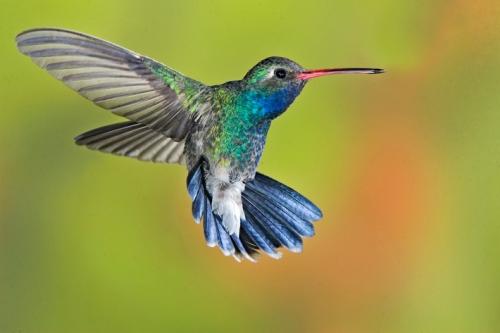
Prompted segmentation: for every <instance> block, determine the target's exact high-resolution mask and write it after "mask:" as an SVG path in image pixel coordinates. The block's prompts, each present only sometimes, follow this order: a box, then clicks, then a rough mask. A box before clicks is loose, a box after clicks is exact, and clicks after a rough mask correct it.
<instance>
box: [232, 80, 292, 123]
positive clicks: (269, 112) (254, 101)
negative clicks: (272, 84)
mask: <svg viewBox="0 0 500 333" xmlns="http://www.w3.org/2000/svg"><path fill="white" fill-rule="evenodd" d="M298 93H299V91H295V90H294V89H276V90H265V89H256V88H247V89H244V90H242V91H241V92H240V94H239V96H238V99H237V104H238V105H239V107H240V108H241V109H242V110H245V112H248V116H249V117H251V118H253V119H252V120H253V121H256V122H260V121H267V120H272V119H274V118H276V117H278V116H279V115H281V114H282V113H283V112H285V110H286V109H287V108H288V106H289V105H290V104H291V103H292V102H293V100H294V99H295V97H296V96H297V95H298Z"/></svg>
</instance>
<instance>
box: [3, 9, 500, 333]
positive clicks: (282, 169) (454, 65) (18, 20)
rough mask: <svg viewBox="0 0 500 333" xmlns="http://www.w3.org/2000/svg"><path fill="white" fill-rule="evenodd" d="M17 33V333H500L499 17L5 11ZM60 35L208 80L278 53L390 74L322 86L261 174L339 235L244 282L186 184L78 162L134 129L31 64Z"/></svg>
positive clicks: (12, 250)
mask: <svg viewBox="0 0 500 333" xmlns="http://www.w3.org/2000/svg"><path fill="white" fill-rule="evenodd" d="M0 22H1V23H0V50H1V59H2V65H1V69H0V78H1V80H0V110H1V118H0V151H1V154H0V155H1V156H0V333H10V332H23V333H25V332H26V333H31V332H37V333H59V332H64V333H67V332H71V333H80V332H81V333H88V332H124V333H128V332H271V331H273V332H343V333H351V332H352V333H356V332H384V333H386V332H410V333H411V332H415V333H417V332H418V333H420V332H439V333H444V332H450V333H451V332H467V333H475V332H477V333H482V332H499V331H500V130H499V128H500V91H499V88H500V3H499V2H498V0H482V1H468V0H456V1H452V0H449V1H446V0H442V1H431V0H425V1H398V0H381V1H369V2H366V1H365V2H362V3H360V2H356V1H342V2H340V1H331V0H325V1H296V2H292V1H272V2H271V1H254V2H243V1H242V2H235V1H230V0H226V1H129V0H120V1H118V0H116V1H98V0H87V1H62V0H58V1H56V0H45V1H11V0H2V2H1V6H0ZM45 26H55V27H64V28H70V29H74V30H79V31H82V32H86V33H90V34H93V35H96V36H99V37H101V38H104V39H107V40H110V41H113V42H115V43H118V44H121V45H123V46H125V47H127V48H130V49H133V50H135V51H137V52H139V53H143V54H146V55H148V56H150V57H153V58H155V59H158V60H160V61H162V62H164V63H166V64H168V65H169V66H171V67H173V68H175V69H177V70H179V71H181V72H183V73H185V74H187V75H189V76H192V77H194V78H197V79H199V80H201V81H203V82H206V83H209V84H215V83H220V82H224V81H228V80H233V79H237V78H241V77H242V76H243V75H244V73H245V72H246V71H247V69H249V68H250V67H251V66H252V65H253V64H254V63H256V62H257V61H258V60H260V59H262V58H264V57H267V56H270V55H282V56H287V57H289V58H292V59H294V60H296V61H297V62H299V63H300V64H302V65H303V66H305V67H311V68H312V67H325V66H374V67H382V68H385V69H386V70H387V73H386V74H384V75H382V76H380V75H379V76H344V77H330V78H324V79H318V80H316V81H314V82H311V83H310V84H309V85H308V87H307V88H306V89H305V90H304V92H303V93H302V95H301V96H300V97H299V98H298V99H297V101H296V102H295V103H294V104H293V106H292V107H291V108H290V109H289V111H288V112H287V113H286V114H285V115H284V116H283V117H281V118H280V119H278V120H277V121H276V122H275V123H274V124H273V128H272V130H271V131H270V135H269V139H268V144H267V148H266V151H265V154H264V157H263V160H262V163H261V166H260V170H261V171H262V172H264V173H266V174H269V175H270V176H272V177H274V178H276V179H279V180H280V181H282V182H284V183H286V184H289V185H291V186H292V187H294V188H296V189H297V190H299V191H300V192H302V193H304V194H305V195H306V196H307V197H309V198H311V199H312V200H313V201H315V202H316V203H317V204H319V205H320V206H321V207H322V208H323V212H324V219H323V220H322V221H321V222H319V223H318V224H317V229H316V230H317V235H316V236H315V237H314V238H313V239H307V240H306V241H305V250H304V252H303V253H302V254H300V255H297V254H292V253H286V254H285V256H284V257H283V258H282V259H281V260H279V261H275V260H272V259H269V258H266V257H262V259H261V260H260V262H259V263H258V264H256V265H254V264H251V263H248V262H245V263H241V264H238V263H236V262H235V261H234V260H232V259H230V258H226V257H224V256H222V255H221V253H220V252H219V251H218V250H215V249H210V248H208V247H207V246H206V245H205V243H204V240H203V233H202V229H201V227H200V226H198V225H195V224H194V223H193V221H192V219H191V216H190V201H189V198H188V195H187V193H186V190H185V177H186V171H185V170H184V169H183V168H182V167H179V166H168V165H158V164H148V163H140V162H137V161H135V160H132V159H126V158H121V157H115V156H110V155H105V154H100V153H96V152H91V151H89V150H86V149H83V148H81V147H77V146H76V145H74V144H73V140H72V138H73V137H74V136H75V135H77V134H79V133H81V132H83V131H86V130H89V129H91V128H94V127H98V126H101V125H104V124H108V123H111V122H116V121H117V120H118V119H117V118H116V117H114V116H112V115H110V114H109V113H108V112H106V111H103V110H101V109H99V108H98V107H96V106H93V105H92V104H91V103H90V102H88V101H86V100H85V99H83V98H81V97H79V96H77V95H76V94H75V93H74V92H72V91H70V89H68V88H66V87H64V86H63V85H62V84H61V83H59V82H57V81H56V80H54V79H53V78H51V77H50V76H49V75H48V74H46V73H44V72H43V71H42V70H40V69H39V68H37V67H36V66H35V65H34V64H32V63H31V61H30V60H29V59H28V58H27V57H24V56H21V55H20V54H19V53H18V52H17V50H16V48H15V45H14V37H15V35H16V34H17V33H19V32H21V31H22V30H24V29H28V28H33V27H45Z"/></svg>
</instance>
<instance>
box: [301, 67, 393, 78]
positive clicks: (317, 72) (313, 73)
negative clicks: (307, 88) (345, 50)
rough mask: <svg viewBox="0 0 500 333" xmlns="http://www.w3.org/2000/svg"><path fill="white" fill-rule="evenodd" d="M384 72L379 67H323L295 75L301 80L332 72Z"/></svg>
mask: <svg viewBox="0 0 500 333" xmlns="http://www.w3.org/2000/svg"><path fill="white" fill-rule="evenodd" d="M380 73H384V70H383V69H380V68H323V69H312V70H307V71H303V72H300V73H299V74H298V75H297V77H298V78H299V79H301V80H309V79H312V78H315V77H320V76H325V75H333V74H380Z"/></svg>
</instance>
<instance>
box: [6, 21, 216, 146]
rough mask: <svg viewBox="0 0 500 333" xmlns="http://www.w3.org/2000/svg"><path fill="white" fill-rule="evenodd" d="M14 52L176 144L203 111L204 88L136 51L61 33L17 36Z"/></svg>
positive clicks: (39, 31) (32, 32)
mask: <svg viewBox="0 0 500 333" xmlns="http://www.w3.org/2000/svg"><path fill="white" fill-rule="evenodd" d="M16 41H17V47H18V48H19V50H20V51H21V52H22V53H23V54H25V55H27V56H29V57H31V59H32V60H33V61H34V62H35V63H36V64H37V65H39V66H40V67H42V68H45V69H46V70H47V71H48V72H49V73H50V74H51V75H53V76H54V77H56V78H57V79H59V80H61V81H63V82H64V83H65V84H66V85H67V86H69V87H71V88H72V89H73V90H75V91H76V92H78V93H79V94H80V95H82V96H84V97H86V98H88V99H90V100H91V101H93V102H94V103H95V104H97V105H99V106H101V107H103V108H105V109H108V110H110V111H111V112H113V113H115V114H117V115H120V116H123V117H125V118H128V119H130V120H132V121H134V122H137V123H140V124H144V125H146V126H147V127H149V128H151V129H153V130H155V131H158V132H160V133H162V134H164V135H165V136H168V137H171V138H172V139H174V140H182V139H184V138H185V136H186V134H187V133H188V132H189V130H190V128H191V126H192V125H193V123H194V122H195V121H196V119H197V118H198V117H199V116H200V114H201V113H203V112H205V111H206V109H207V108H208V104H206V103H205V102H204V98H203V96H205V94H206V93H207V91H208V87H207V86H205V85H203V84H202V83H200V82H197V81H195V80H192V79H190V78H187V77H185V76H183V75H182V74H180V73H178V72H176V71H174V70H172V69H170V68H168V67H166V66H164V65H162V64H160V63H158V62H156V61H154V60H152V59H149V58H147V57H144V56H141V55H139V54H137V53H134V52H132V51H129V50H127V49H124V48H122V47H119V46H117V45H114V44H112V43H109V42H106V41H104V40H101V39H98V38H95V37H92V36H89V35H85V34H82V33H79V32H72V31H67V30H61V29H35V30H28V31H25V32H23V33H21V34H19V35H18V36H17V38H16Z"/></svg>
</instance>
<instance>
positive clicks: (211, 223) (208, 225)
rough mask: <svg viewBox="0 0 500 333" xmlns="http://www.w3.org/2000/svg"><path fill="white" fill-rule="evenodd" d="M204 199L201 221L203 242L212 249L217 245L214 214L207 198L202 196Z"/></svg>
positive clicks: (217, 238)
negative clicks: (203, 235)
mask: <svg viewBox="0 0 500 333" xmlns="http://www.w3.org/2000/svg"><path fill="white" fill-rule="evenodd" d="M204 199H205V205H204V206H205V212H204V219H203V231H204V234H205V240H206V241H207V245H208V246H210V247H214V246H215V245H217V244H218V243H219V236H218V232H217V226H216V221H215V218H214V214H213V213H212V206H211V205H210V201H209V199H208V197H206V196H204Z"/></svg>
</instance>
